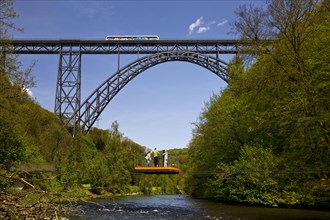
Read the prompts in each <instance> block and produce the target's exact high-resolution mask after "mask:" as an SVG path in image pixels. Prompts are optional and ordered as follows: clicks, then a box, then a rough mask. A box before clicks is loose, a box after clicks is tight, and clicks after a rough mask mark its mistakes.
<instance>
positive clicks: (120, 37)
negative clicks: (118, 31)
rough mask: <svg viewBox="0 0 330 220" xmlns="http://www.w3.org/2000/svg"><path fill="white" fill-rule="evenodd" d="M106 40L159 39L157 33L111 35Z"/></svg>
mask: <svg viewBox="0 0 330 220" xmlns="http://www.w3.org/2000/svg"><path fill="white" fill-rule="evenodd" d="M105 39H106V40H159V37H158V36H157V35H109V36H107V37H106V38H105Z"/></svg>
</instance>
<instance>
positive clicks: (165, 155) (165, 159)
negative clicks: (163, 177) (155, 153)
mask: <svg viewBox="0 0 330 220" xmlns="http://www.w3.org/2000/svg"><path fill="white" fill-rule="evenodd" d="M167 161H168V153H167V150H163V166H164V167H167Z"/></svg>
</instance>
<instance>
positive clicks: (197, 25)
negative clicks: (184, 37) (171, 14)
mask: <svg viewBox="0 0 330 220" xmlns="http://www.w3.org/2000/svg"><path fill="white" fill-rule="evenodd" d="M203 23H204V22H203V17H200V18H198V19H197V20H196V21H195V22H194V23H192V24H191V25H189V35H191V34H192V33H193V32H194V30H195V28H197V27H199V26H201V25H202V24H203Z"/></svg>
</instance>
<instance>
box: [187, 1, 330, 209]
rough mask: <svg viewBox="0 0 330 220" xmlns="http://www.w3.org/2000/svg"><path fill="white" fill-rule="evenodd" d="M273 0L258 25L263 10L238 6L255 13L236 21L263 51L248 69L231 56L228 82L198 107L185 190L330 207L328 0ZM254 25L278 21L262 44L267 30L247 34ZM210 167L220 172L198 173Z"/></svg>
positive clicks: (271, 202) (269, 202) (255, 201)
mask: <svg viewBox="0 0 330 220" xmlns="http://www.w3.org/2000/svg"><path fill="white" fill-rule="evenodd" d="M276 2H278V1H270V2H269V8H268V9H267V10H268V11H266V12H265V14H267V16H269V18H268V20H264V21H262V22H261V23H259V24H254V23H253V22H257V21H260V19H259V20H258V15H260V16H261V13H259V12H261V11H260V10H263V9H260V8H259V9H258V10H257V11H258V13H251V14H249V13H248V12H249V11H251V12H255V11H254V9H253V7H250V8H248V7H245V8H244V7H242V8H241V11H240V13H238V15H239V16H242V18H251V19H245V20H244V19H243V20H238V21H237V22H238V23H236V24H235V25H239V27H241V28H243V29H244V31H247V32H242V33H243V35H244V37H246V38H248V39H252V40H254V43H255V44H252V46H251V48H247V49H251V51H258V52H257V53H256V54H254V59H253V62H252V63H251V65H250V66H249V67H247V68H244V67H243V62H242V60H241V59H240V58H239V57H235V58H234V59H233V61H232V62H231V63H230V66H229V67H228V71H229V76H230V77H231V80H230V84H229V86H228V88H227V89H225V90H224V91H222V92H221V94H219V95H217V96H214V97H212V98H211V100H210V102H209V103H207V104H206V107H205V110H204V111H203V112H202V113H201V116H200V119H199V121H198V122H197V123H196V128H195V130H194V133H193V139H192V141H191V143H190V145H189V159H190V160H189V163H190V168H189V170H188V172H189V175H188V176H187V182H186V183H188V184H187V185H186V190H187V191H188V192H190V193H192V194H196V195H199V196H204V197H210V198H216V199H220V200H223V201H237V202H247V203H253V204H263V205H269V206H278V205H283V204H285V205H313V206H318V205H322V206H330V203H329V188H328V187H326V183H327V181H328V179H329V173H328V172H327V170H328V168H329V165H330V162H329V161H330V160H329V158H330V151H329V149H330V126H329V125H330V114H329V112H330V111H329V110H330V109H329V106H330V99H329V97H330V53H329V51H330V35H329V31H330V29H329V27H330V25H329V24H330V13H329V12H330V11H329V2H330V1H323V2H321V3H320V5H313V4H311V3H313V2H312V1H287V2H286V3H287V4H283V5H282V4H278V5H277V4H276ZM279 9H281V10H279ZM282 9H283V10H282ZM296 15H297V16H296ZM259 18H260V17H259ZM240 22H247V23H249V22H251V23H250V24H251V25H249V26H244V25H241V24H242V23H240ZM267 22H271V24H272V26H268V25H263V24H267ZM259 25H260V26H259ZM254 27H258V28H268V27H275V28H274V29H273V30H271V32H273V31H277V32H276V36H277V37H278V40H277V41H273V42H271V44H270V43H269V44H268V45H263V44H261V43H260V42H259V41H258V39H267V38H268V37H269V35H267V33H270V32H269V31H268V30H266V29H265V30H261V31H260V32H254V33H248V32H249V31H251V32H253V31H256V30H257V29H255V30H253V28H254ZM248 28H252V29H251V30H248ZM243 29H242V30H243ZM238 31H240V30H238ZM274 33H275V32H273V34H274ZM245 34H246V35H245ZM253 34H257V35H258V36H256V35H253ZM259 34H260V35H259ZM265 34H266V35H265ZM251 36H255V37H256V38H255V39H254V38H251ZM253 47H255V48H253ZM263 51H265V52H266V51H267V52H266V53H264V52H263ZM213 171H220V172H221V174H217V175H214V174H208V175H205V174H204V175H201V173H203V172H204V173H205V172H209V173H212V172H213Z"/></svg>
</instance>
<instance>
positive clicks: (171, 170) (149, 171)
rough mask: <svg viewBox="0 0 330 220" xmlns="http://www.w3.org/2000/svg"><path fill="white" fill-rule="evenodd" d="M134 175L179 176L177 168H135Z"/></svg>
mask: <svg viewBox="0 0 330 220" xmlns="http://www.w3.org/2000/svg"><path fill="white" fill-rule="evenodd" d="M134 172H135V173H144V174H179V172H180V170H179V169H178V168H177V167H135V168H134Z"/></svg>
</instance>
